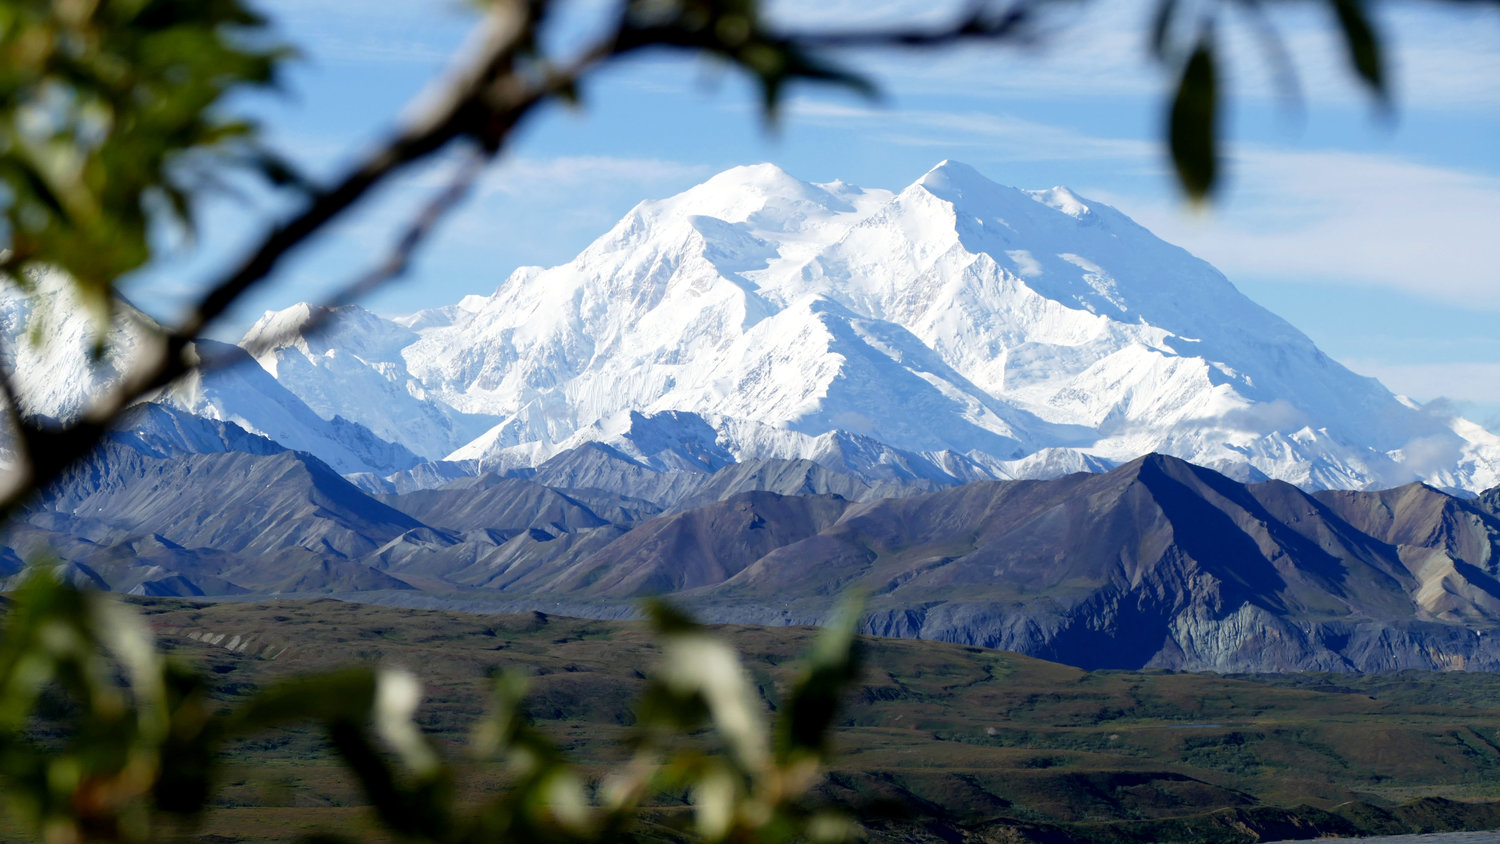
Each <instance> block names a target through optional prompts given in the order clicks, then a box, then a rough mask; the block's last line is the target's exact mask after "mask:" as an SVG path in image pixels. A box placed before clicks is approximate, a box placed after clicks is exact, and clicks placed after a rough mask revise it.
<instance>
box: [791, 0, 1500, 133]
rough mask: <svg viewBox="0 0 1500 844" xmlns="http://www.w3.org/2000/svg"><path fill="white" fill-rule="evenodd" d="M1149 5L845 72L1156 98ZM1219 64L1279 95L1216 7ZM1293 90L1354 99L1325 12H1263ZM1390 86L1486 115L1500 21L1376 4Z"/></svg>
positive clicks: (1243, 85) (807, 7)
mask: <svg viewBox="0 0 1500 844" xmlns="http://www.w3.org/2000/svg"><path fill="white" fill-rule="evenodd" d="M971 7H972V4H971V3H966V2H923V1H922V0H887V1H886V2H880V3H861V2H856V0H830V2H825V3H819V4H807V3H795V2H784V3H778V4H773V7H772V9H773V17H774V18H776V19H778V20H780V21H782V22H783V23H784V24H785V25H788V26H793V25H795V26H798V27H803V28H814V29H816V28H830V29H848V28H854V27H863V28H869V27H873V26H879V25H882V24H885V25H911V24H915V25H917V26H930V25H937V24H943V23H946V22H949V21H952V20H955V19H956V18H957V17H958V16H959V15H961V14H963V13H964V12H965V11H967V10H968V9H969V8H971ZM1154 7H1155V4H1154V3H1150V2H1137V3H1075V4H1068V3H1063V4H1054V5H1050V6H1043V8H1042V9H1041V10H1040V12H1041V14H1039V15H1038V23H1037V26H1036V33H1037V37H1036V39H1035V43H1034V44H1027V43H1025V42H1021V41H1011V42H1006V43H1002V44H995V43H983V42H976V43H970V44H964V45H960V46H957V47H953V46H947V47H944V48H943V49H941V50H933V51H901V50H887V51H881V52H880V53H878V54H863V55H856V56H855V57H854V59H853V63H854V64H855V65H856V66H858V67H859V68H861V69H862V70H864V71H865V72H869V73H872V74H874V75H875V77H876V78H877V79H878V80H879V81H880V82H881V85H882V87H883V88H884V89H885V90H887V91H890V92H892V93H893V94H895V95H896V96H898V97H908V96H911V97H920V96H927V95H934V94H936V95H951V94H954V93H962V94H964V95H966V96H979V97H990V98H993V97H1004V98H1008V99H1016V98H1030V99H1054V98H1057V97H1059V96H1066V97H1080V96H1086V97H1100V96H1121V95H1133V96H1142V97H1155V96H1160V95H1162V94H1163V93H1164V92H1165V90H1166V87H1167V86H1168V85H1169V84H1170V82H1171V81H1172V80H1171V74H1170V72H1169V71H1168V70H1167V69H1165V68H1163V67H1161V66H1160V65H1158V64H1157V63H1156V62H1155V61H1153V60H1152V59H1151V57H1150V56H1149V54H1148V52H1147V49H1146V45H1147V32H1148V27H1149V26H1150V23H1151V19H1152V13H1153V11H1154ZM1220 8H1221V9H1223V10H1224V12H1225V13H1224V16H1223V18H1222V21H1223V25H1222V26H1221V27H1220V28H1219V35H1220V39H1219V51H1218V52H1219V55H1220V60H1221V61H1222V62H1223V64H1224V67H1225V70H1226V73H1225V77H1226V78H1227V79H1228V80H1229V82H1228V85H1227V88H1228V91H1229V93H1230V94H1231V95H1232V96H1234V97H1246V98H1251V99H1268V98H1279V97H1280V96H1281V93H1282V91H1281V87H1280V85H1279V83H1278V81H1277V79H1276V74H1275V73H1274V72H1273V68H1274V65H1273V62H1272V60H1270V59H1269V57H1268V53H1267V50H1266V48H1265V44H1264V41H1263V39H1262V37H1261V35H1260V31H1259V28H1258V25H1257V24H1256V23H1255V22H1254V21H1253V20H1252V19H1251V17H1250V16H1249V15H1248V14H1247V13H1244V12H1243V10H1242V9H1240V8H1239V7H1236V6H1234V5H1233V4H1229V5H1225V6H1221V7H1220ZM1263 8H1264V9H1265V10H1266V12H1267V15H1266V18H1265V19H1266V20H1267V21H1269V23H1270V24H1271V27H1272V28H1273V29H1274V31H1275V32H1276V33H1277V37H1278V38H1279V40H1280V42H1281V44H1282V47H1283V48H1284V52H1285V54H1286V55H1287V56H1288V57H1289V59H1290V63H1291V67H1292V70H1293V72H1294V73H1295V76H1296V79H1297V81H1298V83H1299V88H1300V91H1301V94H1302V95H1303V96H1304V97H1305V98H1307V99H1308V100H1309V101H1311V102H1312V103H1313V104H1315V105H1318V104H1329V103H1353V102H1363V101H1364V100H1365V96H1364V94H1363V92H1362V90H1361V84H1360V83H1359V81H1358V80H1357V79H1356V77H1355V75H1354V74H1353V72H1352V71H1351V69H1350V67H1349V61H1348V59H1347V57H1346V53H1345V49H1344V46H1343V43H1342V41H1341V40H1340V38H1339V35H1338V28H1337V25H1336V23H1335V22H1334V21H1333V19H1332V17H1331V14H1330V13H1329V11H1328V9H1326V8H1324V6H1323V4H1315V5H1312V6H1296V5H1294V4H1275V5H1271V6H1265V7H1263ZM1376 11H1377V12H1378V15H1377V18H1376V24H1377V29H1378V30H1379V31H1380V32H1381V33H1382V34H1383V36H1384V37H1383V39H1382V40H1383V42H1384V44H1385V46H1386V50H1387V58H1388V70H1389V74H1388V75H1389V77H1390V79H1391V82H1392V88H1393V90H1394V91H1395V93H1396V95H1397V103H1398V105H1399V107H1401V108H1403V109H1412V110H1423V109H1432V108H1463V107H1465V106H1486V107H1487V106H1492V105H1493V104H1494V103H1495V101H1496V99H1497V98H1500V51H1497V50H1496V49H1495V44H1496V43H1497V40H1500V16H1496V15H1494V14H1492V12H1493V10H1492V9H1488V8H1476V9H1466V8H1462V7H1459V6H1457V5H1454V4H1449V5H1445V6H1432V5H1419V4H1404V5H1400V6H1397V5H1395V4H1386V5H1383V6H1380V7H1378V8H1377V9H1376Z"/></svg>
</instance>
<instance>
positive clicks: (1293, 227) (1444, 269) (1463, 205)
mask: <svg viewBox="0 0 1500 844" xmlns="http://www.w3.org/2000/svg"><path fill="white" fill-rule="evenodd" d="M1232 166H1233V170H1234V172H1235V174H1236V184H1237V187H1236V189H1235V190H1234V191H1232V192H1231V194H1230V196H1229V197H1228V200H1227V201H1226V202H1225V203H1224V206H1223V207H1222V208H1221V209H1219V210H1218V212H1217V213H1215V215H1214V217H1213V218H1212V219H1211V220H1208V221H1206V222H1204V221H1196V220H1193V219H1190V218H1188V217H1186V216H1184V215H1183V214H1182V213H1181V210H1180V209H1178V208H1169V207H1167V206H1166V205H1163V204H1154V205H1152V204H1143V205H1136V206H1134V207H1130V206H1129V204H1128V203H1129V201H1128V200H1117V201H1119V202H1121V204H1126V205H1127V207H1126V208H1125V209H1124V210H1126V211H1127V212H1128V213H1130V214H1132V215H1133V216H1135V217H1136V218H1137V219H1138V220H1140V222H1141V223H1142V224H1143V225H1145V226H1147V227H1148V228H1150V229H1151V230H1152V231H1155V232H1157V233H1158V234H1159V235H1161V236H1162V237H1163V238H1165V239H1167V240H1169V241H1172V242H1174V243H1178V244H1181V245H1182V246H1184V247H1186V248H1188V249H1190V250H1192V251H1193V252H1195V253H1197V254H1199V255H1201V256H1202V257H1204V258H1206V259H1208V260H1209V261H1210V262H1212V263H1214V264H1215V265H1217V266H1219V267H1220V268H1221V269H1224V270H1225V271H1226V272H1229V273H1230V274H1231V275H1236V274H1249V275H1256V276H1260V277H1276V278H1283V279H1292V280H1295V279H1299V278H1303V279H1316V280H1318V281H1320V282H1323V283H1345V284H1353V285H1378V286H1381V287H1387V288H1392V289H1396V290H1401V291H1405V292H1408V293H1412V294H1415V295H1417V296H1420V297H1423V298H1428V299H1436V300H1442V301H1450V302H1455V303H1462V304H1464V305H1466V306H1468V307H1481V308H1485V309H1491V310H1500V276H1497V273H1496V270H1495V268H1496V267H1497V266H1500V241H1497V239H1496V238H1495V237H1494V234H1493V232H1494V220H1496V219H1500V177H1496V176H1492V175H1488V174H1483V173H1475V172H1468V171H1463V170H1458V169H1452V168H1444V167H1436V166H1431V165H1425V164H1420V163H1415V162H1411V161H1406V160H1402V159H1399V158H1395V157H1390V156H1382V155H1374V154H1367V153H1353V152H1338V151H1298V150H1284V149H1270V148H1255V147H1243V146H1242V147H1240V148H1239V149H1238V150H1237V154H1236V155H1235V156H1234V157H1233V162H1232ZM1106 201H1108V200H1106Z"/></svg>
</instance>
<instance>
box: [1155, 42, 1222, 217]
mask: <svg viewBox="0 0 1500 844" xmlns="http://www.w3.org/2000/svg"><path fill="white" fill-rule="evenodd" d="M1217 97H1218V90H1217V83H1216V80H1215V70H1214V58H1213V49H1212V46H1211V44H1210V42H1209V40H1208V39H1207V38H1204V39H1203V40H1202V41H1200V42H1199V44H1198V46H1197V47H1196V48H1195V49H1194V50H1193V53H1192V55H1191V56H1190V57H1189V58H1188V61H1187V64H1186V65H1185V66H1184V67H1183V71H1182V78H1181V80H1180V81H1179V83H1178V86H1177V96H1176V97H1175V98H1174V99H1173V100H1172V112H1171V118H1170V122H1169V128H1168V132H1167V137H1168V143H1169V146H1170V148H1171V154H1172V164H1173V165H1174V166H1175V167H1176V169H1177V180H1178V182H1179V183H1180V184H1181V185H1182V187H1183V190H1185V191H1186V192H1187V194H1188V197H1189V198H1191V199H1192V200H1194V201H1202V200H1204V199H1207V198H1208V196H1209V194H1211V193H1212V192H1213V189H1214V186H1215V184H1216V182H1217V179H1218V168H1219V158H1218V151H1217V147H1216V144H1217V133H1218V121H1217Z"/></svg>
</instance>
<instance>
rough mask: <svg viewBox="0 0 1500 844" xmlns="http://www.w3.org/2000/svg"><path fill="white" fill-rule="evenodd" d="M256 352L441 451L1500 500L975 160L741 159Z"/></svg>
mask: <svg viewBox="0 0 1500 844" xmlns="http://www.w3.org/2000/svg"><path fill="white" fill-rule="evenodd" d="M299 307H302V306H299ZM294 317H295V313H294V312H283V313H280V314H267V316H266V317H265V318H264V319H263V320H262V321H261V323H259V324H258V325H257V326H256V328H254V329H252V331H251V332H250V334H249V335H247V338H246V344H247V345H251V344H252V343H254V342H256V341H258V340H263V339H264V338H266V337H268V336H271V335H273V334H274V333H275V332H276V330H277V329H278V326H280V325H281V324H282V323H285V322H286V321H287V320H289V319H292V318H294ZM258 359H259V360H260V361H261V363H262V365H263V366H265V367H266V369H267V370H268V371H270V372H271V373H273V374H274V375H276V376H277V379H278V380H279V381H280V382H281V384H282V385H283V386H285V387H286V388H287V389H289V390H290V391H291V392H293V393H295V394H296V395H298V396H299V397H300V398H301V399H302V400H303V401H304V402H306V403H307V404H308V405H309V406H311V407H313V408H315V409H317V410H318V411H319V413H320V414H323V415H324V416H325V417H326V416H331V415H333V414H334V413H337V414H338V415H341V416H343V417H345V418H347V419H350V420H353V421H355V422H358V423H360V424H362V425H364V426H365V427H367V428H369V429H370V430H372V431H374V432H376V433H377V434H379V435H380V436H382V437H385V438H387V439H390V440H392V441H394V442H397V443H400V444H401V445H404V446H405V447H406V448H408V449H410V450H411V451H412V452H414V453H416V454H418V455H420V456H423V457H426V458H428V459H438V458H443V457H447V458H448V459H450V460H483V461H488V462H490V463H491V464H493V465H503V466H517V465H535V464H537V463H539V462H541V461H543V460H545V459H546V458H548V457H550V456H552V455H554V454H556V453H558V452H559V451H561V450H564V449H566V448H569V447H572V446H575V445H579V444H581V443H583V442H587V441H601V442H607V443H610V444H611V445H614V446H615V447H616V448H618V449H619V450H620V451H621V452H623V453H624V454H626V455H629V456H631V457H634V458H636V459H639V460H641V461H642V462H645V463H647V464H652V465H678V464H681V463H683V462H684V461H685V462H687V463H689V464H692V463H693V462H694V461H697V462H698V463H700V464H701V465H702V466H703V467H704V468H710V469H711V468H716V467H717V466H718V465H722V464H723V463H725V462H729V461H734V460H744V459H751V458H765V457H809V458H813V459H828V458H830V455H833V456H836V457H837V458H838V459H840V460H842V461H844V462H845V463H849V462H850V461H853V462H860V461H863V463H864V464H867V465H866V468H878V467H879V466H881V465H894V464H897V463H902V462H903V461H905V462H906V463H920V464H921V465H922V466H924V467H926V468H925V469H923V470H922V471H925V472H927V473H928V474H932V473H934V472H936V473H938V474H943V475H946V476H948V477H951V478H952V479H954V480H967V479H972V478H977V477H986V476H988V477H1001V478H1004V477H1030V476H1045V475H1056V474H1062V473H1065V472H1069V471H1077V470H1079V469H1097V468H1100V467H1102V466H1105V465H1110V464H1113V463H1118V462H1123V461H1126V460H1129V459H1131V458H1134V457H1136V456H1137V455H1140V454H1143V453H1146V452H1152V451H1157V452H1163V453H1167V454H1172V455H1175V456H1178V457H1182V458H1185V459H1187V460H1190V461H1192V462H1195V463H1199V464H1203V465H1207V466H1211V467H1214V468H1217V469H1219V470H1221V471H1225V472H1228V473H1229V474H1231V475H1235V476H1238V477H1241V478H1258V477H1260V476H1262V475H1266V476H1270V477H1274V478H1281V479H1285V480H1288V481H1292V482H1294V483H1297V484H1300V485H1303V486H1305V487H1309V488H1330V487H1335V488H1336V487H1346V488H1347V487H1354V488H1359V487H1385V486H1394V485H1396V484H1399V483H1404V482H1406V481H1410V480H1413V479H1422V480H1426V481H1428V482H1430V483H1433V484H1434V485H1437V486H1441V487H1446V488H1453V489H1467V490H1479V489H1484V488H1487V487H1491V486H1494V485H1496V484H1497V483H1500V438H1497V437H1495V436H1493V435H1492V434H1490V433H1488V432H1486V431H1484V430H1483V429H1481V428H1479V427H1478V426H1475V425H1472V424H1470V423H1467V422H1465V421H1463V420H1454V419H1450V418H1444V417H1441V416H1438V415H1435V414H1429V413H1426V412H1424V411H1423V410H1422V409H1421V408H1419V407H1417V406H1416V405H1414V404H1413V403H1410V402H1407V401H1404V400H1402V399H1399V398H1397V397H1395V396H1393V395H1392V394H1391V393H1390V392H1389V391H1388V390H1386V389H1385V388H1384V387H1383V386H1382V385H1381V384H1380V383H1378V382H1377V381H1375V380H1374V379H1371V378H1365V377H1361V376H1358V375H1356V374H1354V373H1352V372H1350V371H1349V370H1348V369H1346V368H1344V367H1343V366H1342V365H1340V364H1339V363H1337V362H1336V361H1334V360H1332V359H1330V358H1329V357H1328V356H1326V355H1325V354H1323V353H1322V352H1321V351H1319V350H1318V348H1317V347H1316V346H1315V345H1314V344H1313V343H1312V341H1311V340H1309V339H1308V338H1307V337H1306V336H1304V335H1303V334H1302V333H1301V332H1299V331H1297V330H1296V329H1295V328H1293V327H1292V326H1291V325H1289V324H1288V323H1286V322H1285V321H1284V320H1282V319H1280V318H1279V317H1277V316H1275V315H1274V314H1272V313H1270V312H1269V311H1267V310H1265V309H1264V308H1261V307H1260V306H1258V305H1256V304H1255V303H1254V302H1252V301H1250V300H1249V299H1247V298H1246V297H1245V296H1243V295H1242V294H1241V293H1240V292H1239V291H1238V290H1236V289H1235V288H1234V286H1233V285H1231V284H1230V283H1229V281H1228V280H1226V279H1225V278H1224V276H1223V275H1222V274H1221V273H1219V272H1218V271H1217V270H1215V269H1214V268H1213V267H1211V266H1210V265H1208V264H1207V263H1205V262H1203V261H1201V260H1199V259H1197V258H1195V257H1193V256H1192V255H1190V254H1188V253H1187V252H1186V251H1184V250H1182V249H1179V248H1177V247H1175V246H1172V245H1171V244H1168V243H1165V242H1163V241H1161V240H1160V239H1158V238H1156V237H1155V236H1154V235H1152V234H1151V233H1150V232H1148V231H1146V230H1145V229H1144V228H1142V227H1140V226H1139V225H1137V224H1135V223H1134V222H1132V221H1131V220H1130V219H1129V218H1128V217H1126V216H1125V215H1124V214H1122V213H1120V212H1119V211H1116V210H1115V209H1113V208H1110V207H1109V206H1106V205H1102V204H1100V203H1097V202H1093V201H1091V200H1088V199H1085V198H1082V197H1079V196H1077V195H1075V194H1073V193H1072V192H1070V191H1069V190H1067V189H1066V188H1053V189H1051V190H1044V191H1022V190H1017V189H1014V188H1009V187H1004V186H1001V185H998V184H996V183H994V182H992V181H990V180H988V179H986V178H985V177H984V176H982V175H980V174H979V173H978V172H976V171H975V170H973V169H972V168H970V167H968V166H966V165H963V164H959V163H955V162H944V163H942V164H940V165H938V166H937V167H936V168H934V169H933V170H932V171H930V172H929V173H927V174H926V175H925V176H923V177H922V178H921V179H919V180H918V181H917V182H916V183H915V184H913V185H911V186H909V187H907V188H906V189H905V190H903V191H901V192H899V193H896V194H892V193H889V192H886V191H879V190H862V189H860V188H856V187H853V186H851V185H847V184H843V183H841V182H834V183H829V184H809V183H807V182H802V181H800V180H798V179H796V178H794V177H792V176H790V175H788V174H787V173H785V172H783V171H782V170H780V169H778V168H777V167H775V166H772V165H769V164H763V165H757V166H753V167H739V168H735V169H733V170H729V171H727V172H724V173H721V174H719V175H718V176H715V177H714V178H712V179H710V180H709V181H707V182H705V183H703V184H701V185H699V186H697V187H695V188H693V189H691V190H689V191H686V192H685V193H682V194H679V195H677V196H674V197H671V198H669V199H664V200H659V201H650V202H643V203H641V204H640V205H638V206H637V207H636V208H634V209H633V210H632V211H630V213H629V214H627V215H626V216H625V217H624V219H622V220H621V221H620V222H619V223H617V224H616V225H615V226H614V228H612V229H611V230H610V231H609V232H607V233H606V234H604V235H603V236H602V237H600V238H599V239H598V240H596V241H595V242H594V243H593V244H591V245H590V246H589V247H588V248H587V249H585V250H584V251H583V252H582V253H581V254H580V255H579V256H578V257H577V258H575V259H574V260H572V261H571V262H569V263H567V264H563V265H561V266H557V267H551V268H547V269H541V268H535V267H528V268H523V269H520V270H518V271H516V272H515V273H514V274H513V275H512V276H511V277H510V278H509V279H507V280H505V282H504V283H502V284H501V285H500V286H499V288H498V289H497V290H496V291H495V292H494V294H492V295H491V296H489V297H479V296H470V297H467V298H466V299H465V300H464V301H463V302H461V303H459V304H457V305H454V306H450V307H447V308H442V309H436V310H432V311H425V312H422V313H419V314H414V315H412V316H410V317H407V318H403V319H400V320H394V321H390V320H382V319H380V318H378V317H375V316H373V315H371V314H368V313H367V312H363V311H359V310H358V309H349V310H348V311H347V312H346V313H345V314H343V315H342V316H341V319H340V320H339V328H338V329H337V330H336V331H335V332H333V333H331V334H329V335H327V336H325V337H323V338H321V339H319V340H317V341H315V342H312V343H309V342H306V341H297V342H293V343H283V344H279V345H275V344H273V345H272V347H271V348H269V349H266V350H263V351H259V354H258ZM484 426H489V427H488V429H487V430H484ZM918 474H921V472H918Z"/></svg>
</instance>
